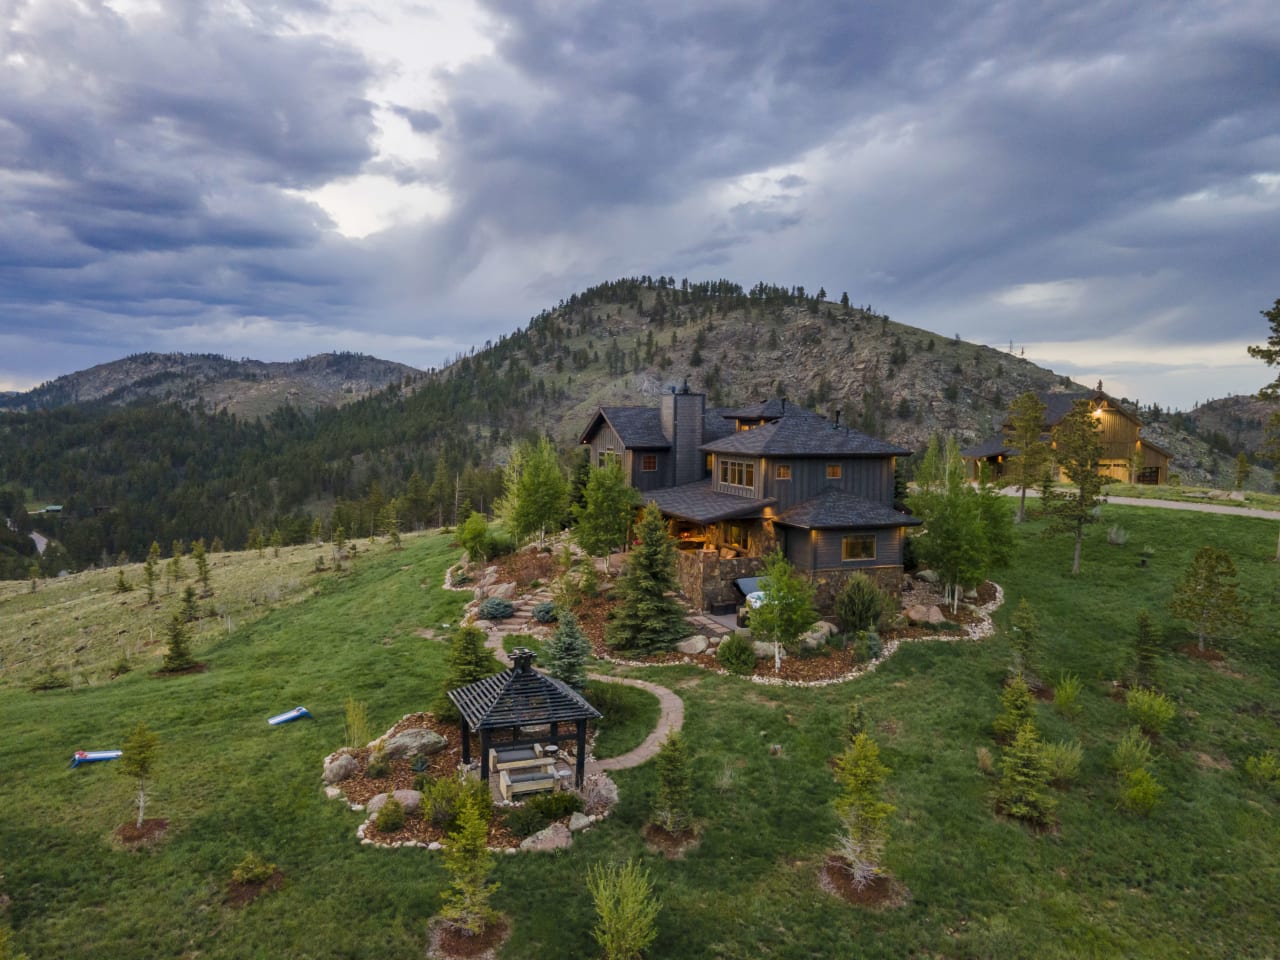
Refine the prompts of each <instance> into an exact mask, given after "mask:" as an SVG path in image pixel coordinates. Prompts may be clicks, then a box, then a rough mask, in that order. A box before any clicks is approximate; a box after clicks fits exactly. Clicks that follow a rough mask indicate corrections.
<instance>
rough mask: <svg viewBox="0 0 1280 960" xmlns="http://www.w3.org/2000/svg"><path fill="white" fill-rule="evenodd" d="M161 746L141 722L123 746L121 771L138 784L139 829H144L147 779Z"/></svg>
mask: <svg viewBox="0 0 1280 960" xmlns="http://www.w3.org/2000/svg"><path fill="white" fill-rule="evenodd" d="M159 747H160V738H159V737H157V736H156V735H155V734H154V733H152V732H151V730H150V729H148V727H147V725H146V724H145V723H141V722H139V724H138V725H137V726H136V727H134V728H133V733H131V734H129V739H127V740H126V741H125V742H124V746H123V747H121V754H120V767H119V769H120V773H121V774H123V775H124V776H126V777H129V778H130V779H131V780H134V781H136V782H137V784H138V822H137V827H138V829H139V830H141V829H142V820H143V816H144V815H145V813H146V809H147V781H148V780H150V779H151V769H152V767H153V766H154V765H155V761H156V753H157V752H158V751H159Z"/></svg>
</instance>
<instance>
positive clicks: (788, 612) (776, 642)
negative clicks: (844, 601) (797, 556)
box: [750, 550, 818, 673]
mask: <svg viewBox="0 0 1280 960" xmlns="http://www.w3.org/2000/svg"><path fill="white" fill-rule="evenodd" d="M760 586H761V588H762V589H763V591H764V600H763V601H761V603H760V605H759V606H758V607H756V608H755V609H754V610H752V611H751V623H750V627H751V635H752V636H753V637H756V638H758V639H759V640H761V641H763V642H764V643H772V644H773V669H774V672H775V673H776V672H778V671H779V670H781V669H782V650H783V648H784V647H785V648H787V649H792V648H793V647H794V646H795V645H796V643H797V642H798V641H799V639H800V637H801V635H803V634H804V632H805V631H806V630H808V629H809V628H810V627H812V626H813V624H814V623H815V622H816V621H817V619H818V611H817V610H815V609H814V606H813V585H812V584H811V583H809V581H807V580H805V579H804V578H803V577H802V576H800V574H798V573H797V572H796V570H795V567H793V566H791V564H790V562H789V561H788V560H787V558H786V557H785V556H784V555H783V553H782V551H781V550H775V551H774V552H773V553H772V554H770V555H769V556H768V557H766V558H765V562H764V570H763V571H762V572H761V576H760Z"/></svg>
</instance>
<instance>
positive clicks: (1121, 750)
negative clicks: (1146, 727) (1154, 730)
mask: <svg viewBox="0 0 1280 960" xmlns="http://www.w3.org/2000/svg"><path fill="white" fill-rule="evenodd" d="M1150 762H1151V743H1150V741H1148V740H1147V738H1146V737H1144V736H1143V735H1142V730H1141V729H1140V728H1138V727H1130V728H1129V729H1128V731H1127V732H1126V733H1125V735H1124V736H1123V737H1121V738H1120V742H1119V743H1117V744H1116V750H1115V753H1113V754H1112V755H1111V763H1112V765H1113V766H1114V767H1115V768H1116V770H1117V771H1118V772H1119V773H1120V774H1122V775H1123V774H1126V773H1129V772H1131V771H1133V770H1138V769H1140V768H1142V767H1145V766H1146V765H1147V764H1149V763H1150Z"/></svg>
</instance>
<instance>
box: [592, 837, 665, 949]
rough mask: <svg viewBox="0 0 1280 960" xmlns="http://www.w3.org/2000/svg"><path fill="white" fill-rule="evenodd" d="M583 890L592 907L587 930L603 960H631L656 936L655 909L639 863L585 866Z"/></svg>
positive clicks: (655, 902) (650, 886) (654, 899)
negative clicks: (592, 919)
mask: <svg viewBox="0 0 1280 960" xmlns="http://www.w3.org/2000/svg"><path fill="white" fill-rule="evenodd" d="M587 889H588V890H590V891H591V899H592V901H593V902H594V904H595V908H596V925H595V927H593V928H592V930H591V935H592V936H593V937H595V940H596V943H597V944H599V945H600V949H601V950H602V951H604V955H605V960H634V958H637V957H640V956H641V955H643V953H644V949H645V947H647V946H649V944H651V943H652V942H653V940H654V937H656V936H657V933H658V931H657V920H658V911H659V910H660V909H661V908H662V905H661V903H659V901H658V898H657V897H655V896H654V895H653V884H652V883H651V882H650V880H649V872H648V871H647V870H645V869H644V868H643V867H641V866H640V865H639V864H636V863H633V862H632V861H630V860H628V861H626V862H625V863H617V862H614V861H611V862H609V863H605V864H599V863H598V864H592V865H591V866H590V867H588V868H587Z"/></svg>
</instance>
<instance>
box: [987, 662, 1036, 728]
mask: <svg viewBox="0 0 1280 960" xmlns="http://www.w3.org/2000/svg"><path fill="white" fill-rule="evenodd" d="M1033 711H1034V707H1033V704H1032V701H1031V688H1030V687H1028V686H1027V681H1026V680H1024V679H1023V678H1022V677H1021V676H1016V677H1014V678H1013V679H1012V680H1010V681H1009V682H1008V683H1007V684H1005V688H1004V690H1003V691H1002V692H1001V694H1000V715H999V716H998V717H996V719H995V722H994V723H993V724H992V725H991V726H992V729H993V730H994V731H995V735H996V739H997V740H999V741H1001V742H1004V743H1007V742H1008V741H1009V740H1010V739H1012V738H1013V737H1014V736H1015V735H1016V734H1017V732H1018V731H1019V730H1020V729H1021V728H1022V726H1023V725H1024V724H1026V723H1032V724H1034V722H1035V714H1034V712H1033Z"/></svg>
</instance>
